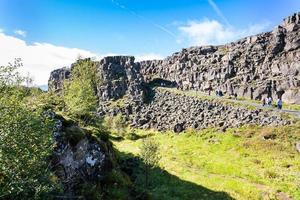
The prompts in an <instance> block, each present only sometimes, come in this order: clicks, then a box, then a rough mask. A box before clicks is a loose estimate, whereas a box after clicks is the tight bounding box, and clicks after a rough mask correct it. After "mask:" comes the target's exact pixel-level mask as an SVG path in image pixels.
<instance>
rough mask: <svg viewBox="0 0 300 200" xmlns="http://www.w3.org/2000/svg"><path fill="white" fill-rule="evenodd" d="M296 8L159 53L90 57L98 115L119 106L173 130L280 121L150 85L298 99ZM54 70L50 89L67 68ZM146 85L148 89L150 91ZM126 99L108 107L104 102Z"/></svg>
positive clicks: (133, 117)
mask: <svg viewBox="0 0 300 200" xmlns="http://www.w3.org/2000/svg"><path fill="white" fill-rule="evenodd" d="M299 19H300V13H296V14H294V15H292V16H290V17H288V18H286V19H285V20H284V21H283V23H282V24H281V25H279V26H277V27H276V28H275V29H274V30H273V31H272V32H267V33H262V34H258V35H255V36H250V37H247V38H243V39H241V40H239V41H237V42H232V43H230V44H226V45H220V46H202V47H191V48H188V49H183V50H182V51H181V52H178V53H175V54H173V55H172V56H170V57H167V58H166V59H164V60H154V61H143V62H136V63H135V62H134V57H131V56H110V57H105V58H103V59H102V60H100V61H99V62H95V63H96V65H97V67H96V68H97V77H98V78H99V80H100V82H99V84H98V85H95V86H94V88H96V95H97V97H98V99H99V109H98V112H99V115H107V114H108V115H116V114H118V113H123V114H124V115H125V116H127V118H128V120H129V121H130V122H131V124H132V126H135V127H142V128H155V129H158V130H168V129H171V130H174V131H175V132H181V131H183V130H184V129H187V128H189V127H190V128H195V129H202V128H207V127H219V128H222V129H226V128H227V127H238V126H241V125H244V124H259V125H272V126H273V125H275V126H276V125H285V124H288V123H290V122H289V121H288V120H284V119H282V118H281V117H280V116H278V113H274V112H271V111H269V112H267V111H265V110H260V109H256V110H251V109H250V110H249V109H247V108H245V107H240V108H237V107H235V106H229V105H226V104H224V103H221V102H217V101H214V100H201V99H195V98H191V97H187V96H179V95H175V94H174V93H170V92H162V91H160V90H155V91H154V96H151V94H152V93H151V88H150V86H153V85H161V86H167V87H176V88H177V89H181V90H196V91H201V92H208V93H211V92H212V91H215V90H221V91H222V92H223V93H225V94H228V95H232V94H237V96H239V97H246V98H249V99H256V100H260V99H262V98H265V97H270V96H271V97H273V99H277V98H282V99H283V101H284V102H288V103H298V104H300V48H299V47H300V20H299ZM70 71H72V70H68V69H66V68H63V69H60V70H55V71H53V72H52V73H51V77H50V79H49V90H52V91H60V90H61V89H62V83H63V81H64V80H65V79H67V78H69V77H70V76H71V75H72V73H71V74H70ZM152 92H153V91H152ZM119 99H126V102H125V104H124V105H122V106H117V107H114V108H112V107H111V105H110V104H111V102H112V101H116V100H119Z"/></svg>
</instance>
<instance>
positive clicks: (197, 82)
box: [141, 13, 300, 104]
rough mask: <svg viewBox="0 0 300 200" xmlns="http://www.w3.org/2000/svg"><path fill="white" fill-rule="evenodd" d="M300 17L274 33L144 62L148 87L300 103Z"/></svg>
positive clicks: (283, 24)
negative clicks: (156, 82)
mask: <svg viewBox="0 0 300 200" xmlns="http://www.w3.org/2000/svg"><path fill="white" fill-rule="evenodd" d="M299 18H300V13H296V14H294V15H292V16H290V17H288V18H286V19H284V21H283V23H282V24H281V25H279V26H277V27H276V28H275V29H274V30H273V31H272V32H267V33H262V34H258V35H255V36H250V37H247V38H243V39H241V40H239V41H237V42H232V43H229V44H226V45H220V46H202V47H191V48H187V49H183V50H182V51H181V52H178V53H175V54H173V55H172V56H169V57H167V58H166V59H164V60H155V61H144V62H141V68H142V74H143V75H144V78H145V80H146V81H151V80H152V79H153V78H157V77H159V78H162V79H166V80H169V81H175V82H176V83H177V84H178V86H179V87H180V88H181V89H184V90H190V89H193V90H200V91H205V92H208V91H215V90H217V89H220V90H222V91H223V92H224V93H226V94H229V95H230V94H234V93H237V95H238V96H242V97H246V98H249V99H257V100H259V99H262V98H264V97H266V96H272V97H273V99H277V98H278V97H279V98H281V97H282V98H283V101H284V102H288V103H297V104H299V103H300V89H299V88H300V48H299V47H300V21H299Z"/></svg>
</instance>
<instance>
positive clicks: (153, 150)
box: [140, 138, 160, 188]
mask: <svg viewBox="0 0 300 200" xmlns="http://www.w3.org/2000/svg"><path fill="white" fill-rule="evenodd" d="M158 152H159V144H158V143H157V142H156V141H155V140H154V139H153V138H145V139H143V142H142V145H141V147H140V154H141V155H140V156H141V158H142V160H143V162H144V164H145V168H144V169H145V176H146V180H145V183H146V187H147V188H148V185H149V174H150V169H152V168H154V167H155V166H156V165H157V164H158V162H159V159H160V156H159V154H158Z"/></svg>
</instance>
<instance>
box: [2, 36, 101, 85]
mask: <svg viewBox="0 0 300 200" xmlns="http://www.w3.org/2000/svg"><path fill="white" fill-rule="evenodd" d="M79 55H81V56H82V57H97V55H96V54H94V53H92V52H90V51H86V50H82V49H77V48H67V47H61V46H55V45H52V44H48V43H34V44H32V45H29V44H26V42H25V41H24V40H21V39H18V38H16V37H12V36H8V35H6V34H4V33H0V65H7V64H8V62H12V61H13V60H14V59H15V58H21V59H22V62H23V65H24V67H22V69H21V72H22V73H24V74H27V73H30V75H31V76H32V77H33V79H34V84H37V85H45V84H47V81H48V78H49V75H50V72H51V71H52V70H54V69H57V68H59V67H62V66H69V65H70V64H71V63H73V62H74V61H75V60H76V59H77V58H78V56H79Z"/></svg>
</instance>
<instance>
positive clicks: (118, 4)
mask: <svg viewBox="0 0 300 200" xmlns="http://www.w3.org/2000/svg"><path fill="white" fill-rule="evenodd" d="M111 2H112V3H113V4H115V5H116V6H118V7H119V8H121V9H123V10H126V11H127V12H129V13H131V14H132V15H134V16H136V17H138V18H140V19H142V20H144V21H146V22H148V23H149V24H151V25H153V26H154V27H156V28H158V29H160V30H161V31H163V32H165V33H167V34H169V35H170V36H172V37H174V38H175V39H177V36H176V35H175V34H174V33H173V32H171V31H170V30H168V29H167V28H165V27H164V26H162V25H159V24H157V23H155V22H153V21H152V20H150V19H148V18H146V17H144V16H142V15H139V14H137V13H136V12H135V11H133V10H131V9H129V8H127V7H126V6H124V5H122V4H120V3H119V2H117V1H116V0H111Z"/></svg>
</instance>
